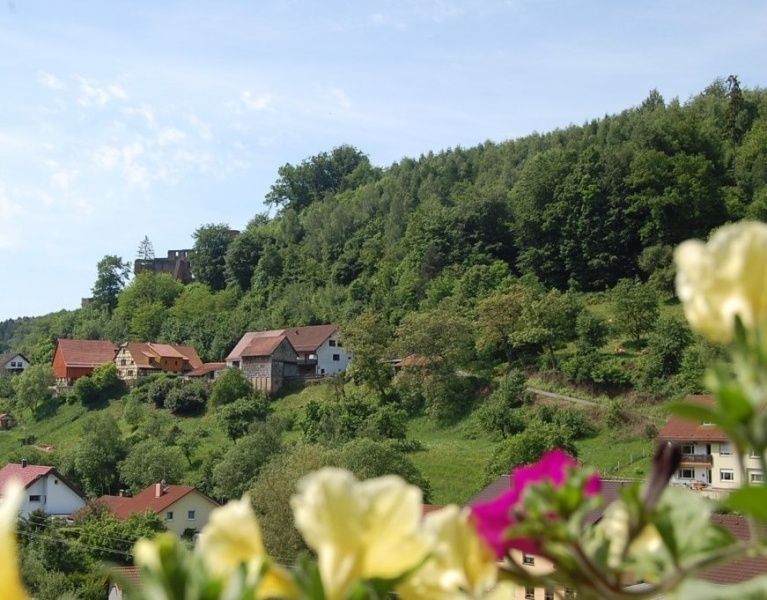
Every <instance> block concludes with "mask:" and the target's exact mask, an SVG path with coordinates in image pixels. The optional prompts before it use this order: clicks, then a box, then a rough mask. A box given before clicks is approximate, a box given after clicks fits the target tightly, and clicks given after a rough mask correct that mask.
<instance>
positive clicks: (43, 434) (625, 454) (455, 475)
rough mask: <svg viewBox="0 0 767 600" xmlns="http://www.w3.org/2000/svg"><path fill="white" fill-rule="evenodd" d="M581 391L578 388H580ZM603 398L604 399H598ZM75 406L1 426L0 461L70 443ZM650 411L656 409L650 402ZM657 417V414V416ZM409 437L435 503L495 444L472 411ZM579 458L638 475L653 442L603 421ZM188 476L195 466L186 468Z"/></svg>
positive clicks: (292, 410) (113, 408) (467, 484)
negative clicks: (621, 435) (28, 443)
mask: <svg viewBox="0 0 767 600" xmlns="http://www.w3.org/2000/svg"><path fill="white" fill-rule="evenodd" d="M333 394H334V389H333V388H332V387H331V386H330V385H328V384H323V385H312V386H308V387H306V388H303V389H298V390H293V391H289V392H288V393H286V394H284V395H283V396H281V397H279V398H278V399H277V400H275V402H274V408H275V412H276V413H278V414H283V415H295V416H299V415H300V414H301V411H302V409H303V407H304V406H305V405H306V403H307V402H309V401H310V400H312V399H314V400H322V399H323V398H325V397H328V396H332V395H333ZM579 395H582V394H579ZM601 400H604V399H601ZM100 410H105V411H109V412H111V413H112V414H113V415H114V416H115V417H116V418H117V419H118V420H119V421H120V423H121V427H123V428H124V429H125V430H126V431H125V433H127V427H126V424H125V423H124V422H122V420H121V416H122V401H119V400H118V401H115V402H113V403H112V404H111V405H110V406H109V407H107V408H104V409H100ZM87 412H88V411H86V410H85V409H84V408H82V407H80V406H69V405H64V406H61V407H59V409H58V411H57V412H56V414H55V415H53V416H51V417H50V418H48V419H46V420H44V421H40V422H32V421H27V422H23V423H22V424H20V425H19V426H18V427H17V428H15V429H14V430H12V431H9V432H5V431H2V432H0V462H1V461H2V460H3V459H5V457H6V456H7V455H8V453H9V452H11V451H12V450H14V449H17V448H19V447H20V446H21V439H22V438H24V437H26V436H29V435H32V436H34V437H35V439H36V443H38V444H52V445H54V446H55V447H56V449H57V450H58V451H62V450H66V449H67V448H69V447H71V446H73V445H75V444H76V443H77V440H78V439H79V436H80V432H81V428H82V419H83V417H84V415H85V414H86V413H87ZM653 412H654V413H655V415H656V416H657V415H660V413H661V409H660V408H659V407H655V409H654V411H653ZM656 420H657V419H656ZM178 425H179V427H180V428H181V429H182V430H184V431H195V430H198V431H205V432H206V436H205V437H204V438H203V439H202V441H201V445H200V447H199V448H198V449H197V451H196V452H195V455H196V457H197V458H198V459H199V458H201V457H202V456H204V455H205V454H207V453H208V452H209V451H210V450H211V449H213V448H216V447H219V448H220V447H223V446H225V445H227V444H228V441H227V439H226V436H225V435H224V433H223V431H221V429H220V428H219V426H218V424H217V423H216V422H215V417H214V416H212V415H203V416H200V417H187V418H180V419H178ZM408 437H409V438H411V439H414V440H418V441H420V442H421V443H422V444H423V446H424V449H423V450H420V451H418V452H414V453H412V454H410V458H411V459H412V460H413V462H414V463H415V465H416V466H417V467H418V468H419V469H420V470H421V472H422V473H423V474H424V475H425V476H426V477H427V479H428V480H429V481H430V482H431V485H432V492H433V494H432V501H433V502H434V503H435V504H446V503H451V502H456V503H463V502H465V501H466V500H468V499H469V498H471V497H472V496H473V495H474V494H476V493H477V492H478V491H479V490H481V489H482V487H483V485H484V483H485V475H484V469H485V464H486V463H487V462H488V460H489V458H490V456H491V455H492V452H493V450H494V448H495V446H496V444H497V441H496V440H494V439H493V438H492V437H491V436H489V435H488V434H487V433H485V432H483V431H482V430H481V429H480V428H479V427H478V426H477V424H476V421H475V419H473V418H472V417H471V416H469V417H467V418H465V419H463V420H462V421H459V422H458V423H455V424H453V425H447V426H444V425H440V424H438V423H436V422H435V421H434V420H432V419H429V418H428V417H425V416H424V417H418V418H416V419H413V420H412V421H411V422H410V424H409V428H408ZM299 438H300V433H299V432H298V431H297V429H294V431H291V432H288V433H287V434H286V441H292V440H298V439H299ZM577 445H578V450H579V455H580V458H581V460H582V461H583V462H584V463H585V464H587V465H591V466H594V467H595V468H597V469H598V470H599V471H600V472H601V473H603V475H604V476H606V477H643V476H645V475H646V474H647V472H648V467H649V455H650V452H651V450H652V443H651V442H650V441H648V440H645V439H627V440H621V439H616V438H615V436H614V435H613V433H612V432H609V431H607V428H606V427H602V428H601V429H600V431H599V432H598V434H597V435H596V436H594V437H592V438H589V439H586V440H581V441H579V442H578V444H577ZM189 476H190V478H193V476H194V472H190V473H189Z"/></svg>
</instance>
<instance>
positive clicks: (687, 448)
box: [682, 444, 695, 454]
mask: <svg viewBox="0 0 767 600" xmlns="http://www.w3.org/2000/svg"><path fill="white" fill-rule="evenodd" d="M682 454H695V446H693V445H692V444H684V445H682Z"/></svg>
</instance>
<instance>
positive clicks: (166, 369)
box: [114, 342, 202, 383]
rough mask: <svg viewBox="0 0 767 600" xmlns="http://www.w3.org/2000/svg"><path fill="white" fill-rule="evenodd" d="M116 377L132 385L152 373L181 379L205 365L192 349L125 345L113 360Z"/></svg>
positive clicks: (151, 345)
mask: <svg viewBox="0 0 767 600" xmlns="http://www.w3.org/2000/svg"><path fill="white" fill-rule="evenodd" d="M114 361H115V365H116V366H117V374H118V376H119V377H120V379H122V380H123V381H127V382H128V383H131V382H133V381H136V380H137V379H139V378H140V377H145V376H146V375H151V374H152V373H175V374H177V375H182V374H184V373H188V372H191V371H194V370H195V369H198V368H199V367H201V366H202V361H201V360H200V357H199V356H198V355H197V351H196V350H195V349H194V348H192V347H191V346H177V345H171V344H155V343H151V342H150V343H141V342H126V343H124V344H121V345H120V348H119V349H118V350H117V354H116V355H115V358H114Z"/></svg>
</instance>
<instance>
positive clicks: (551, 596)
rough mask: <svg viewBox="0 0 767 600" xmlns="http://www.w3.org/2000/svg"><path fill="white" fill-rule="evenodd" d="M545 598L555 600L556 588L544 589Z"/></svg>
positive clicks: (544, 599) (545, 599)
mask: <svg viewBox="0 0 767 600" xmlns="http://www.w3.org/2000/svg"><path fill="white" fill-rule="evenodd" d="M543 600H554V588H546V589H545V590H544V592H543Z"/></svg>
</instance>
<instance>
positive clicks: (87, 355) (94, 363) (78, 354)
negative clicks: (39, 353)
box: [56, 338, 117, 367]
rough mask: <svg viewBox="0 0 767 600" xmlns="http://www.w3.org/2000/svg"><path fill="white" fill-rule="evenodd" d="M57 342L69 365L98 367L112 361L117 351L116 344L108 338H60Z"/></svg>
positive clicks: (66, 363)
mask: <svg viewBox="0 0 767 600" xmlns="http://www.w3.org/2000/svg"><path fill="white" fill-rule="evenodd" d="M56 344H57V349H58V350H59V351H60V352H61V356H62V358H63V360H64V364H65V365H66V366H68V367H98V366H100V365H103V364H105V363H108V362H112V361H113V360H114V357H115V352H116V351H117V348H115V346H114V344H113V343H112V342H109V341H106V340H68V339H64V338H59V339H58V340H57V341H56Z"/></svg>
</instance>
